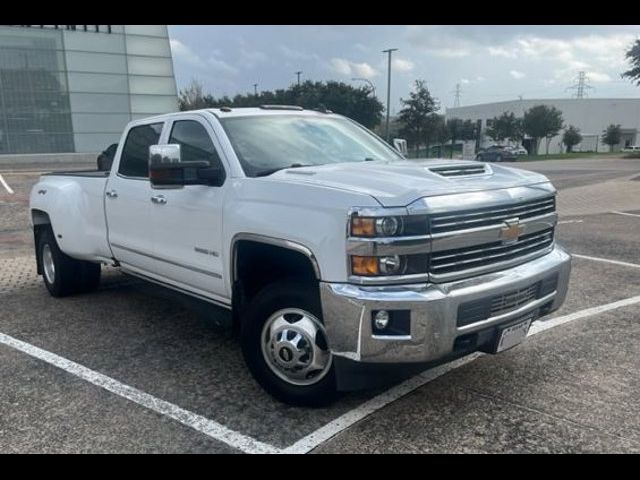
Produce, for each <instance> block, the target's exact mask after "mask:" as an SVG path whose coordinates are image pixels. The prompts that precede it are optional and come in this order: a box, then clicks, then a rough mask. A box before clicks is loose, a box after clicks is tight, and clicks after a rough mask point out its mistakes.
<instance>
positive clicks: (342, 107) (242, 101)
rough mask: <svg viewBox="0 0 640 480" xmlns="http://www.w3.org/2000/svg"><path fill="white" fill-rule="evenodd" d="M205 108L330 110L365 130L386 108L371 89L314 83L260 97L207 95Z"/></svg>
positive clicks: (372, 125) (331, 83) (309, 82)
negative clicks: (372, 93)
mask: <svg viewBox="0 0 640 480" xmlns="http://www.w3.org/2000/svg"><path fill="white" fill-rule="evenodd" d="M204 99H205V102H206V105H205V107H206V108H220V107H232V108H233V107H259V106H260V105H298V106H301V107H303V108H307V109H327V110H331V111H333V112H335V113H339V114H341V115H344V116H346V117H349V118H351V119H353V120H355V121H357V122H359V123H361V124H362V125H364V126H365V127H368V128H373V127H375V126H376V125H377V124H378V123H380V120H381V119H382V111H383V110H384V107H383V105H382V103H381V102H380V100H378V99H377V98H376V97H374V96H372V95H371V90H370V88H369V87H366V86H365V87H354V86H352V85H348V84H346V83H343V82H335V81H328V82H312V81H310V80H307V81H306V82H304V83H301V84H300V85H297V84H296V85H292V86H290V87H289V88H286V89H278V90H274V91H267V90H265V91H262V92H259V93H258V94H257V95H255V94H253V93H250V94H244V95H243V94H238V95H236V96H234V97H233V98H229V97H227V96H224V97H220V98H214V97H213V96H211V95H205V96H204Z"/></svg>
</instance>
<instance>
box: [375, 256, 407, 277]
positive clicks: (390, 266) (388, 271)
mask: <svg viewBox="0 0 640 480" xmlns="http://www.w3.org/2000/svg"><path fill="white" fill-rule="evenodd" d="M379 262H380V273H382V274H383V275H398V274H399V273H402V267H403V262H402V258H400V257H399V256H398V255H393V256H392V257H380V259H379Z"/></svg>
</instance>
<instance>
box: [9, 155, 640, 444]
mask: <svg viewBox="0 0 640 480" xmlns="http://www.w3.org/2000/svg"><path fill="white" fill-rule="evenodd" d="M518 166H521V167H523V168H527V169H531V170H536V171H540V172H542V173H545V174H547V175H548V176H549V177H550V178H551V179H552V181H554V183H555V184H556V186H557V187H558V188H559V190H560V193H559V197H558V210H559V214H560V224H559V225H558V230H557V232H558V233H557V239H558V241H559V242H560V243H561V244H563V245H564V246H565V247H566V248H567V249H568V250H569V251H570V252H571V253H572V254H574V261H573V272H572V278H571V285H570V290H569V295H568V298H567V301H566V303H565V305H564V306H563V307H562V309H561V310H560V311H558V312H555V313H554V314H553V315H552V318H551V319H550V320H547V321H544V322H537V323H536V324H534V327H532V331H531V332H530V338H528V339H527V341H526V342H524V343H523V344H521V345H519V346H517V347H515V348H513V349H511V350H509V351H506V352H504V353H502V354H500V355H479V354H478V355H473V356H470V357H465V358H463V359H461V360H458V361H456V362H454V363H453V364H446V365H443V366H441V367H437V368H436V369H432V370H427V371H425V372H423V373H422V374H420V375H418V376H416V377H413V378H412V379H409V380H407V381H405V382H404V383H401V384H398V385H395V386H392V387H390V388H388V389H382V390H377V391H373V392H362V393H358V394H349V395H346V396H344V397H343V398H342V399H341V400H339V401H338V402H336V403H335V404H334V405H332V406H331V407H329V408H323V409H303V408H294V407H289V406H286V405H283V404H280V403H278V402H277V401H275V400H273V399H272V398H271V397H269V396H268V395H267V394H266V393H264V392H263V391H262V389H261V388H260V387H259V386H258V385H257V384H256V383H255V382H254V381H253V379H252V378H251V376H250V375H249V373H248V371H247V369H246V368H245V366H244V363H243V360H242V356H241V353H240V348H239V344H238V341H237V340H236V338H234V337H233V336H232V335H231V334H230V332H228V331H227V330H225V329H223V328H220V327H218V326H216V324H215V322H213V321H211V318H210V317H211V315H215V314H213V313H212V314H209V315H206V314H204V313H203V312H202V311H196V310H194V309H192V308H190V307H189V306H185V305H184V304H183V303H182V302H179V301H176V299H175V298H173V297H172V296H171V295H168V294H167V293H166V292H165V291H163V290H161V289H158V288H156V287H150V286H147V285H145V284H142V283H141V282H139V281H134V280H131V279H129V278H126V277H123V276H122V275H120V274H119V273H118V272H117V271H114V270H111V269H107V270H106V271H105V275H104V281H103V284H102V286H101V288H100V290H99V291H98V292H96V293H93V294H89V295H79V296H74V297H69V298H65V299H54V298H52V297H50V296H49V295H48V293H47V292H46V289H45V288H44V286H43V285H42V282H41V279H40V278H39V277H37V276H36V274H35V264H34V260H33V254H32V249H33V247H32V243H33V239H32V234H31V231H30V226H29V217H28V194H29V190H30V188H31V185H33V183H34V182H35V181H37V178H38V172H40V171H45V170H50V169H52V167H51V166H47V167H44V166H42V165H31V166H22V167H13V168H12V167H9V166H6V165H5V166H0V174H1V175H2V178H3V179H4V181H5V183H6V186H5V185H0V385H1V388H0V452H1V453H11V452H74V453H75V452H96V453H98V452H99V453H110V452H124V453H134V452H145V453H146V452H184V453H187V452H189V453H240V452H246V453H263V452H267V453H269V452H274V453H277V452H283V451H284V452H291V453H307V452H313V453H337V452H340V453H345V452H349V453H383V452H384V453H414V452H415V453H431V452H442V453H450V452H470V453H480V452H491V453H502V452H518V453H519V452H534V453H546V452H551V453H564V452H619V453H625V452H635V453H638V452H640V415H639V414H638V408H637V398H638V396H639V395H640V321H639V320H640V254H639V253H638V252H640V181H638V179H640V160H622V159H618V160H615V159H607V160H598V159H588V160H587V159H585V160H579V159H572V160H562V161H545V162H526V163H520V164H518ZM64 168H65V169H66V168H68V167H67V166H65V167H64ZM6 187H9V189H7V188H6ZM9 190H11V191H13V193H9Z"/></svg>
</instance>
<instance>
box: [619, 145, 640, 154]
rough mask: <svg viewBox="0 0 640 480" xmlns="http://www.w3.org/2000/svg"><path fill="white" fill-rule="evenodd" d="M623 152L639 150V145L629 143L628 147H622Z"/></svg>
mask: <svg viewBox="0 0 640 480" xmlns="http://www.w3.org/2000/svg"><path fill="white" fill-rule="evenodd" d="M622 151H623V152H627V153H631V152H640V146H638V145H629V146H628V147H624V148H623V149H622Z"/></svg>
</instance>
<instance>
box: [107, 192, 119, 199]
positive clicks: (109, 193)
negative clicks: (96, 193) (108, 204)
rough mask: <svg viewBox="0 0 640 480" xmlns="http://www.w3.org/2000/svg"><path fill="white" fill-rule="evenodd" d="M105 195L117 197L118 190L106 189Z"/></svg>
mask: <svg viewBox="0 0 640 480" xmlns="http://www.w3.org/2000/svg"><path fill="white" fill-rule="evenodd" d="M106 195H107V197H109V198H117V197H118V192H116V191H115V190H108V191H107V192H106Z"/></svg>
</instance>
